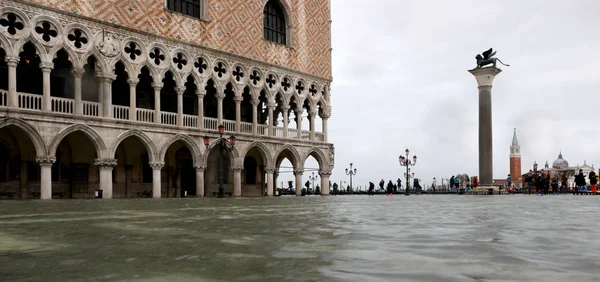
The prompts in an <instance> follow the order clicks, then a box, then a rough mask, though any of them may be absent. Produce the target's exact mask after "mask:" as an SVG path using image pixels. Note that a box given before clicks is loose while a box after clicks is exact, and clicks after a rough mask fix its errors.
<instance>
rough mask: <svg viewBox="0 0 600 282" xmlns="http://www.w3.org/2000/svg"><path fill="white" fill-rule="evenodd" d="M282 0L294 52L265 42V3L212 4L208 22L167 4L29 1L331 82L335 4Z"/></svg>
mask: <svg viewBox="0 0 600 282" xmlns="http://www.w3.org/2000/svg"><path fill="white" fill-rule="evenodd" d="M204 1H206V0H204ZM281 1H285V2H286V3H287V5H288V7H291V10H292V11H291V14H292V22H293V27H294V32H293V33H294V42H293V48H290V47H287V46H281V45H278V44H275V43H271V42H268V41H266V40H264V39H263V14H262V13H263V7H264V3H265V1H264V0H243V1H242V0H210V1H209V2H208V3H209V8H208V9H209V20H208V21H203V20H198V19H195V18H191V17H187V16H184V15H181V14H178V13H174V12H171V11H169V10H167V9H166V8H165V0H127V1H125V0H105V1H97V0H29V1H28V2H33V3H37V4H40V5H44V6H48V7H51V8H55V9H59V10H63V11H65V12H69V13H75V14H78V15H81V16H84V17H88V18H93V19H97V20H101V21H104V22H109V23H113V24H117V25H120V26H125V27H128V28H132V29H136V30H140V31H144V32H149V33H152V34H157V35H160V36H164V37H169V38H173V39H177V40H182V41H186V42H189V43H192V44H196V45H201V46H205V47H209V48H213V49H217V50H220V51H223V52H226V53H232V54H236V55H240V56H244V57H247V58H250V59H254V60H259V61H263V62H266V63H269V64H273V65H278V66H283V67H287V68H290V69H293V70H296V71H300V72H304V73H308V74H311V75H315V76H318V77H322V78H326V79H331V30H330V15H331V12H330V4H329V1H328V0H281ZM241 3H243V4H241Z"/></svg>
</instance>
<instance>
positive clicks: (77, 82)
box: [71, 68, 85, 116]
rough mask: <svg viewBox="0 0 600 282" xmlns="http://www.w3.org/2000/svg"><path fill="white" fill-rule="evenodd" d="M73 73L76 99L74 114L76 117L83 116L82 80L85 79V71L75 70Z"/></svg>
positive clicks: (81, 69)
mask: <svg viewBox="0 0 600 282" xmlns="http://www.w3.org/2000/svg"><path fill="white" fill-rule="evenodd" d="M71 73H72V74H73V88H74V89H73V90H74V91H73V92H74V98H75V111H74V113H75V115H76V116H81V115H83V102H82V101H81V78H82V77H83V74H84V73H85V70H84V69H83V68H73V70H71Z"/></svg>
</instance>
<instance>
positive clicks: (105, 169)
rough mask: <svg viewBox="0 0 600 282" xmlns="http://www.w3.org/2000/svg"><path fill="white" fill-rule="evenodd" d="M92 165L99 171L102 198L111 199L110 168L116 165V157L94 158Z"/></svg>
mask: <svg viewBox="0 0 600 282" xmlns="http://www.w3.org/2000/svg"><path fill="white" fill-rule="evenodd" d="M94 165H95V166H97V167H98V169H99V171H100V190H102V198H107V199H112V197H113V180H112V170H113V168H114V167H115V166H117V160H116V159H96V160H94Z"/></svg>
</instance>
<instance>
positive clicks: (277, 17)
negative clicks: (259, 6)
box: [263, 0, 287, 45]
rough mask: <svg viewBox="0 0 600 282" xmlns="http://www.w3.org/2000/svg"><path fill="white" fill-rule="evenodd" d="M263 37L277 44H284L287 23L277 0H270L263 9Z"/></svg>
mask: <svg viewBox="0 0 600 282" xmlns="http://www.w3.org/2000/svg"><path fill="white" fill-rule="evenodd" d="M263 15H264V19H263V23H264V29H265V39H266V40H269V41H273V42H275V43H279V44H284V45H285V44H286V41H287V35H286V30H287V25H286V22H285V15H284V14H283V9H282V7H281V5H280V4H279V2H278V1H277V0H270V1H269V2H267V5H265V10H264V11H263Z"/></svg>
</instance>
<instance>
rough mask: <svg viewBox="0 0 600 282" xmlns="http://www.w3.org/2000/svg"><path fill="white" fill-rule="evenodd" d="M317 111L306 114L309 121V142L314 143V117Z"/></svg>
mask: <svg viewBox="0 0 600 282" xmlns="http://www.w3.org/2000/svg"><path fill="white" fill-rule="evenodd" d="M316 116H317V111H310V112H308V118H309V119H310V141H315V117H316Z"/></svg>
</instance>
